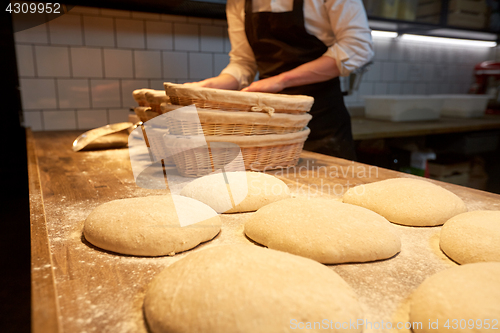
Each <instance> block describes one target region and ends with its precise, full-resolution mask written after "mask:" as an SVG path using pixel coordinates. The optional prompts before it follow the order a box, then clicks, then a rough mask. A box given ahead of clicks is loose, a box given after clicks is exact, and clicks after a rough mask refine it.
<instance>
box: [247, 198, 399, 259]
mask: <svg viewBox="0 0 500 333" xmlns="http://www.w3.org/2000/svg"><path fill="white" fill-rule="evenodd" d="M245 234H246V235H247V236H248V237H250V238H251V239H253V240H254V241H256V242H257V243H260V244H263V245H265V246H267V247H268V248H271V249H275V250H280V251H285V252H289V253H293V254H297V255H300V256H303V257H307V258H311V259H314V260H317V261H319V262H321V263H325V264H338V263H345V262H365V261H373V260H379V259H386V258H390V257H392V256H394V255H395V254H396V253H398V252H399V251H401V241H400V239H399V237H398V236H397V235H396V233H395V230H394V226H393V225H391V224H390V223H389V221H387V220H386V219H385V218H383V217H382V216H380V215H378V214H377V213H374V212H372V211H370V210H368V209H365V208H362V207H358V206H354V205H349V204H344V203H340V202H338V201H335V200H329V199H320V198H317V199H310V200H307V199H287V200H281V201H278V202H275V203H273V204H270V205H267V206H265V207H263V208H261V209H259V210H258V211H257V212H256V213H255V214H253V215H252V216H251V217H250V218H249V219H248V220H247V222H246V223H245Z"/></svg>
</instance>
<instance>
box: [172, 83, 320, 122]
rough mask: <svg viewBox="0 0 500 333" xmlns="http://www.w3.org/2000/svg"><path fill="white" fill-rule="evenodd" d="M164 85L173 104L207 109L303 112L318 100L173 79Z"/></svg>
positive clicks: (270, 112) (271, 112)
mask: <svg viewBox="0 0 500 333" xmlns="http://www.w3.org/2000/svg"><path fill="white" fill-rule="evenodd" d="M163 85H164V86H165V91H166V93H167V95H168V97H169V98H170V102H171V103H172V104H177V105H192V104H194V105H196V107H198V108H204V109H218V110H223V111H253V112H265V113H269V114H271V115H272V114H273V113H291V114H301V113H305V112H308V111H309V110H310V109H311V107H312V105H313V103H314V98H312V97H310V96H302V95H282V94H270V93H259V92H241V91H234V90H223V89H213V88H202V87H193V86H191V85H182V84H175V83H169V82H165V83H164V84H163Z"/></svg>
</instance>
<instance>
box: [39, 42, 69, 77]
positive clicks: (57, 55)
mask: <svg viewBox="0 0 500 333" xmlns="http://www.w3.org/2000/svg"><path fill="white" fill-rule="evenodd" d="M68 51H69V50H68V47H64V46H35V60H36V68H37V72H38V76H53V77H69V76H70V68H69V52H68Z"/></svg>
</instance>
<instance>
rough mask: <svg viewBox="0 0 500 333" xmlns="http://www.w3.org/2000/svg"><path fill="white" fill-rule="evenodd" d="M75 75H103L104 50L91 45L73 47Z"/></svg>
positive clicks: (89, 76) (72, 59)
mask: <svg viewBox="0 0 500 333" xmlns="http://www.w3.org/2000/svg"><path fill="white" fill-rule="evenodd" d="M70 56H71V68H72V70H73V77H86V78H92V77H95V78H100V77H102V75H103V73H102V50H101V49H98V48H91V47H71V48H70Z"/></svg>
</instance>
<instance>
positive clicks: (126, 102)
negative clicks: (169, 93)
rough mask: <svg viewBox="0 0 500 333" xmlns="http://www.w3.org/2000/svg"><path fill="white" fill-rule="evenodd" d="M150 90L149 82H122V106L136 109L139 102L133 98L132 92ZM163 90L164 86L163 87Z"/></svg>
mask: <svg viewBox="0 0 500 333" xmlns="http://www.w3.org/2000/svg"><path fill="white" fill-rule="evenodd" d="M142 88H149V82H148V80H122V82H121V91H122V93H121V95H122V104H121V105H122V106H123V107H125V108H127V107H135V106H137V102H136V101H135V100H134V98H133V97H132V91H134V90H136V89H142ZM162 89H163V86H162Z"/></svg>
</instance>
